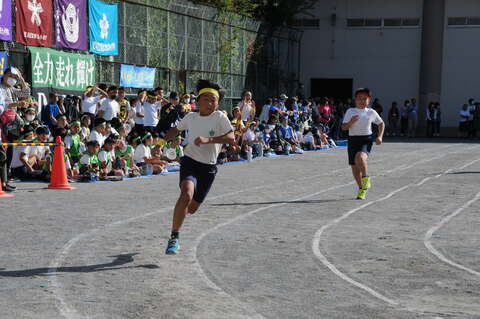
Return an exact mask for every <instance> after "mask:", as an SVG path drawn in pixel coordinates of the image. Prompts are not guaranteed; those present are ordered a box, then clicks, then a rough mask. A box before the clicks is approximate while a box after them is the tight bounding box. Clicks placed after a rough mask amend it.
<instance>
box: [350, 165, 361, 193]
mask: <svg viewBox="0 0 480 319" xmlns="http://www.w3.org/2000/svg"><path fill="white" fill-rule="evenodd" d="M352 174H353V178H355V181H356V182H357V185H358V188H362V171H361V170H360V169H359V168H358V167H357V165H352Z"/></svg>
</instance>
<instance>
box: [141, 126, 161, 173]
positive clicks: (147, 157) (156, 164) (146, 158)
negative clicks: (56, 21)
mask: <svg viewBox="0 0 480 319" xmlns="http://www.w3.org/2000/svg"><path fill="white" fill-rule="evenodd" d="M152 143H153V138H152V134H151V133H146V134H145V135H144V136H143V137H142V138H141V143H140V144H139V145H138V146H137V148H136V149H135V153H134V155H133V159H134V161H135V164H136V165H137V166H138V167H139V168H141V169H142V171H143V172H145V171H147V172H148V167H149V166H151V168H152V173H153V174H160V173H161V172H162V171H163V169H164V168H165V166H166V164H167V163H166V162H164V161H162V160H161V159H160V158H158V157H153V156H152V151H151V149H150V145H152ZM148 164H150V165H148Z"/></svg>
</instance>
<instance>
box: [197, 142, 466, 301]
mask: <svg viewBox="0 0 480 319" xmlns="http://www.w3.org/2000/svg"><path fill="white" fill-rule="evenodd" d="M461 151H464V150H463V149H462V150H458V151H453V152H447V153H443V154H442V155H439V156H436V157H432V158H429V159H425V160H421V161H418V162H415V163H414V164H411V165H407V166H405V165H402V166H399V167H397V168H394V169H391V170H388V171H386V172H387V173H391V172H395V171H401V170H406V169H409V168H411V167H413V166H415V165H419V164H422V163H426V162H430V161H434V160H437V159H440V158H443V157H445V156H447V155H449V154H454V153H458V152H461ZM409 153H415V151H414V152H409ZM347 169H348V168H347ZM430 178H431V177H430ZM354 184H355V182H350V183H346V184H341V185H336V186H332V187H329V188H327V189H324V190H322V191H319V192H315V193H312V194H309V195H305V196H302V197H299V198H296V199H293V200H289V201H285V202H283V203H278V204H272V205H269V206H265V207H260V208H257V209H254V210H252V211H250V212H248V213H246V214H243V215H239V216H236V217H234V218H232V219H229V220H227V221H226V222H223V223H221V224H218V225H216V226H215V227H213V228H210V229H208V230H206V231H204V232H203V233H201V234H200V235H199V236H198V237H197V239H196V240H195V242H194V244H193V248H192V252H193V255H194V258H195V267H196V268H197V270H198V273H199V275H200V276H201V277H202V278H203V280H204V281H205V282H206V283H207V285H208V286H209V287H210V288H211V289H213V290H215V291H222V292H224V293H226V292H225V291H224V290H223V289H222V288H220V287H219V286H218V285H217V284H216V283H214V282H213V281H212V280H211V279H210V278H209V277H208V276H207V274H206V273H205V271H204V270H203V268H202V266H201V264H200V262H199V260H198V246H199V245H200V242H201V241H202V240H203V239H204V238H205V237H206V236H207V235H209V234H210V233H212V232H214V231H216V230H217V229H220V228H222V227H225V226H227V225H230V224H233V223H235V222H237V221H239V220H241V219H243V218H245V217H248V216H252V215H254V214H256V213H259V212H261V211H265V210H268V209H272V208H277V207H281V206H284V205H287V204H289V203H292V202H296V201H300V200H304V199H308V198H311V197H314V196H317V195H320V194H322V193H326V192H329V191H332V190H335V189H339V188H343V187H346V186H349V185H354ZM390 196H393V194H392V195H390ZM390 196H389V197H390ZM368 289H369V288H368ZM372 291H373V290H372ZM227 294H228V293H227ZM232 297H233V296H232ZM233 298H235V297H233ZM235 299H236V298H235Z"/></svg>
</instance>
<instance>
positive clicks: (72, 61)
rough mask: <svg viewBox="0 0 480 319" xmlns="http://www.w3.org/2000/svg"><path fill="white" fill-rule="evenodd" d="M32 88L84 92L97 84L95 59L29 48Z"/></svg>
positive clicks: (87, 56) (84, 55) (82, 55)
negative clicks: (86, 88) (89, 86)
mask: <svg viewBox="0 0 480 319" xmlns="http://www.w3.org/2000/svg"><path fill="white" fill-rule="evenodd" d="M29 50H30V52H31V64H32V86H33V87H51V88H56V89H61V90H71V91H83V90H85V87H87V86H88V85H93V84H94V83H95V57H94V56H92V55H86V54H74V53H65V52H61V51H56V50H53V49H46V48H35V47H29Z"/></svg>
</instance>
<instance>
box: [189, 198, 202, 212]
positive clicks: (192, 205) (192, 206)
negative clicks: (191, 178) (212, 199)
mask: <svg viewBox="0 0 480 319" xmlns="http://www.w3.org/2000/svg"><path fill="white" fill-rule="evenodd" d="M200 205H202V203H199V202H197V201H196V200H194V199H192V201H191V202H190V205H188V210H187V211H188V213H189V214H195V213H196V212H197V210H198V208H200Z"/></svg>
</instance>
